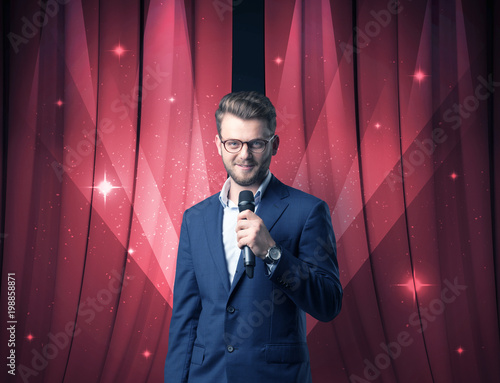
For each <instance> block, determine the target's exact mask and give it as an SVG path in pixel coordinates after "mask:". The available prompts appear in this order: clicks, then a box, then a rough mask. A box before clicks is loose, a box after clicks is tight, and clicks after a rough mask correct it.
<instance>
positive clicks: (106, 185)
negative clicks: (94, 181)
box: [94, 172, 120, 205]
mask: <svg viewBox="0 0 500 383" xmlns="http://www.w3.org/2000/svg"><path fill="white" fill-rule="evenodd" d="M94 189H97V190H99V193H100V194H102V195H103V196H104V204H105V205H106V197H107V195H108V194H109V193H110V192H111V190H113V189H120V187H119V186H113V185H112V184H111V182H109V181H108V180H107V179H106V172H104V180H102V182H101V183H100V184H99V186H95V187H94Z"/></svg>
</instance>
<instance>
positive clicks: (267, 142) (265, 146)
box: [219, 134, 277, 154]
mask: <svg viewBox="0 0 500 383" xmlns="http://www.w3.org/2000/svg"><path fill="white" fill-rule="evenodd" d="M276 137H277V136H276V134H274V135H273V136H272V137H271V138H269V139H268V140H266V139H265V138H256V139H254V140H250V141H241V140H237V139H236V138H228V139H227V140H225V141H223V140H222V137H220V136H219V138H220V142H221V144H222V146H223V147H224V150H225V151H226V152H228V153H231V154H237V153H239V152H241V149H243V145H245V144H247V148H248V150H249V151H250V152H252V153H258V154H260V153H264V152H265V151H266V148H267V144H269V143H270V142H271V141H272V140H274V139H275V138H276ZM228 141H238V142H241V148H240V149H239V150H238V151H237V152H230V151H229V150H227V148H226V142H228ZM253 141H264V142H265V144H264V148H263V149H262V151H261V152H258V151H255V150H252V149H250V145H249V143H251V142H253Z"/></svg>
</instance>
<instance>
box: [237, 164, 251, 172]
mask: <svg viewBox="0 0 500 383" xmlns="http://www.w3.org/2000/svg"><path fill="white" fill-rule="evenodd" d="M236 166H238V167H239V168H240V169H241V170H244V171H248V170H252V169H253V168H254V167H255V165H249V164H236Z"/></svg>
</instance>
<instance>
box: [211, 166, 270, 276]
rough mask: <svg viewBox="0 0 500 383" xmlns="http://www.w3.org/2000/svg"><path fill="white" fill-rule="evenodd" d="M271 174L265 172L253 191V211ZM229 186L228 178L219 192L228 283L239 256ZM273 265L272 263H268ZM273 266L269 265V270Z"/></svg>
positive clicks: (234, 215)
mask: <svg viewBox="0 0 500 383" xmlns="http://www.w3.org/2000/svg"><path fill="white" fill-rule="evenodd" d="M271 177H272V174H271V172H270V171H268V172H267V176H266V178H264V181H262V183H261V184H260V186H259V189H258V190H257V193H255V196H254V200H255V213H257V209H258V208H259V204H260V201H261V199H262V195H263V194H264V192H265V191H266V188H267V186H268V185H269V182H270V181H271ZM230 187H231V180H230V178H228V179H227V180H226V182H225V183H224V186H222V190H221V192H220V194H219V200H220V202H221V204H222V207H223V208H224V215H223V218H222V242H223V244H224V253H225V256H226V265H227V272H228V275H229V283H230V284H232V283H233V279H234V274H235V273H236V266H237V265H238V260H239V259H240V256H241V249H240V248H239V247H238V244H237V240H236V217H237V216H238V214H239V210H238V205H236V204H235V203H234V202H233V201H231V200H230V199H229V198H228V196H229V189H230ZM268 266H273V265H268ZM272 269H273V267H269V271H271V270H272Z"/></svg>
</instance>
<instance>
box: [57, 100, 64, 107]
mask: <svg viewBox="0 0 500 383" xmlns="http://www.w3.org/2000/svg"><path fill="white" fill-rule="evenodd" d="M63 104H64V102H63V101H62V100H61V99H59V100H57V101H56V105H57V106H59V107H61V106H63Z"/></svg>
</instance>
